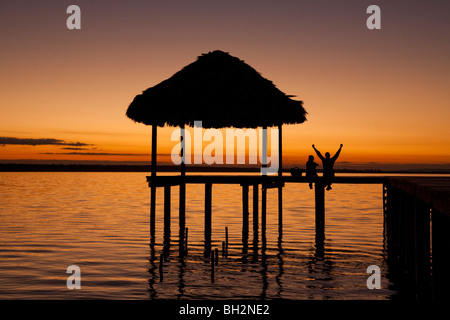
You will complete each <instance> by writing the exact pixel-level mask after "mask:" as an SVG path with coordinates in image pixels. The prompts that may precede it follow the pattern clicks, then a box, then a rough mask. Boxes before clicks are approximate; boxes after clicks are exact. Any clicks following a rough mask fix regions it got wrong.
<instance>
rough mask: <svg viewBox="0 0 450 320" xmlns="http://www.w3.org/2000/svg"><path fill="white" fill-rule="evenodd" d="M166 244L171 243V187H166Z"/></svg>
mask: <svg viewBox="0 0 450 320" xmlns="http://www.w3.org/2000/svg"><path fill="white" fill-rule="evenodd" d="M164 242H165V243H166V244H168V243H169V242H170V186H169V185H166V186H164Z"/></svg>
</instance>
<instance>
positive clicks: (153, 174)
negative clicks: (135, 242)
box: [150, 124, 157, 244]
mask: <svg viewBox="0 0 450 320" xmlns="http://www.w3.org/2000/svg"><path fill="white" fill-rule="evenodd" d="M156 144H157V126H156V125H155V124H153V125H152V165H151V177H152V182H151V189H150V242H151V243H152V244H155V220H156V186H155V181H154V179H155V178H156V162H157V159H156V156H157V145H156Z"/></svg>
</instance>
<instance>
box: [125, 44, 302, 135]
mask: <svg viewBox="0 0 450 320" xmlns="http://www.w3.org/2000/svg"><path fill="white" fill-rule="evenodd" d="M291 97H292V96H289V95H286V94H284V93H283V92H282V91H280V90H279V89H278V88H277V87H276V86H275V85H274V84H273V83H272V82H271V81H269V80H267V79H265V78H264V77H262V76H261V75H260V74H259V73H258V72H257V71H256V70H255V69H253V68H252V67H250V66H249V65H248V64H246V63H245V62H244V61H242V60H240V59H239V58H236V57H233V56H231V55H229V54H228V53H226V52H223V51H218V50H216V51H213V52H209V53H207V54H202V55H201V56H199V57H198V59H197V60H196V61H195V62H193V63H191V64H189V65H187V66H186V67H184V68H183V69H181V70H180V71H178V72H177V73H175V74H174V75H173V76H172V77H170V78H169V79H167V80H164V81H162V82H161V83H159V84H157V85H155V86H154V87H151V88H148V89H147V90H145V91H144V92H143V93H142V94H138V95H137V96H136V97H135V98H134V100H133V102H131V104H130V106H129V107H128V110H127V113H126V114H127V116H128V117H129V118H131V119H132V120H134V121H136V122H141V123H144V124H146V125H157V126H164V125H169V126H181V125H183V124H184V125H188V126H193V125H194V121H202V126H203V127H204V128H224V127H236V128H256V127H263V126H267V127H272V126H277V125H280V124H295V123H302V122H304V121H305V120H306V113H307V112H306V111H305V109H304V108H303V102H302V101H297V100H293V99H292V98H291Z"/></svg>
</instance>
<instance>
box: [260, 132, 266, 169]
mask: <svg viewBox="0 0 450 320" xmlns="http://www.w3.org/2000/svg"><path fill="white" fill-rule="evenodd" d="M261 165H262V175H263V176H266V175H267V172H266V170H267V127H263V129H262V141H261Z"/></svg>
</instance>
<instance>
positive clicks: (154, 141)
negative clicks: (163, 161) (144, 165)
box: [152, 124, 158, 178]
mask: <svg viewBox="0 0 450 320" xmlns="http://www.w3.org/2000/svg"><path fill="white" fill-rule="evenodd" d="M157 128H158V126H157V125H155V124H153V125H152V178H154V177H156V163H157V161H158V160H157V146H156V145H157V141H158V139H157Z"/></svg>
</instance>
